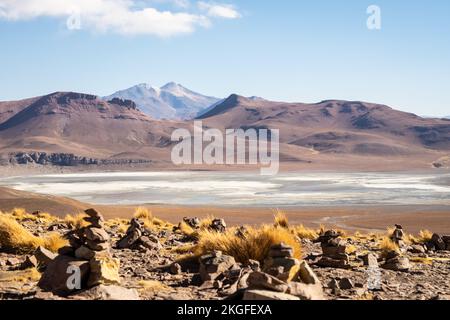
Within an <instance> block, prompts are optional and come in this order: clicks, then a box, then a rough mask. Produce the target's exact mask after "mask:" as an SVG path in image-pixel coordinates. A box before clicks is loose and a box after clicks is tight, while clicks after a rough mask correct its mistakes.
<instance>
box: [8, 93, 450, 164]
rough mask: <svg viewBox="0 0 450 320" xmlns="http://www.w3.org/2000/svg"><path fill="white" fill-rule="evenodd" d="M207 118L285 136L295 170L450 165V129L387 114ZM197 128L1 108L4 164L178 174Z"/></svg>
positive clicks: (329, 105) (96, 106) (242, 111)
mask: <svg viewBox="0 0 450 320" xmlns="http://www.w3.org/2000/svg"><path fill="white" fill-rule="evenodd" d="M205 110H206V111H205V112H204V113H203V114H202V115H200V116H198V117H197V119H198V120H202V121H203V124H204V126H205V127H210V128H218V129H229V128H235V129H239V128H242V129H249V128H255V129H260V128H268V129H279V130H280V157H281V162H282V167H283V166H284V167H285V168H288V169H311V170H312V169H317V170H325V169H326V170H328V169H333V170H338V169H343V170H344V169H345V170H349V169H357V170H406V169H408V168H410V169H411V168H415V169H416V168H420V169H423V168H430V167H448V166H449V164H450V160H449V154H450V122H449V121H448V120H444V119H427V118H421V117H419V116H417V115H414V114H410V113H405V112H401V111H397V110H395V109H392V108H390V107H388V106H385V105H380V104H374V103H366V102H360V101H340V100H327V101H322V102H319V103H315V104H305V103H285V102H274V101H267V100H264V99H261V98H255V97H253V98H245V97H242V96H239V95H236V94H233V95H231V96H230V97H228V98H227V99H225V100H223V101H220V102H219V103H217V104H216V105H215V106H213V107H211V108H209V109H208V108H207V109H205ZM192 127H193V121H181V120H158V119H154V118H152V117H150V116H148V115H147V114H145V113H143V112H142V111H141V110H140V108H139V107H138V106H137V104H136V103H135V102H133V101H131V100H124V99H119V98H111V99H110V100H108V99H101V98H98V97H96V96H94V95H89V94H82V93H73V92H57V93H52V94H49V95H46V96H42V97H35V98H30V99H25V100H21V101H11V102H0V158H1V159H3V160H1V159H0V161H2V162H3V163H4V164H7V163H11V162H12V163H15V162H19V163H33V162H35V163H40V164H46V163H47V164H48V163H52V164H62V165H70V164H73V163H82V164H98V163H102V164H117V163H119V164H123V163H137V162H142V163H147V164H148V165H149V166H151V167H159V168H161V167H164V168H173V167H174V166H173V165H172V162H171V160H170V153H171V149H172V146H173V143H172V142H171V134H172V132H173V131H174V130H175V129H178V128H185V129H188V130H190V131H191V132H192ZM205 168H209V169H211V168H210V167H205ZM233 168H234V167H233Z"/></svg>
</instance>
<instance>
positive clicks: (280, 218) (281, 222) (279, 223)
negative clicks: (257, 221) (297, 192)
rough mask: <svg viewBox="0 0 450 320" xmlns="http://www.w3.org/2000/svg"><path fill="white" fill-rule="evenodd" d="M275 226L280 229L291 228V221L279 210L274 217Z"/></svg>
mask: <svg viewBox="0 0 450 320" xmlns="http://www.w3.org/2000/svg"><path fill="white" fill-rule="evenodd" d="M274 221H275V223H274V226H275V227H280V228H285V229H288V228H289V219H288V217H287V216H286V214H285V213H284V212H283V211H280V210H277V211H276V213H275V217H274Z"/></svg>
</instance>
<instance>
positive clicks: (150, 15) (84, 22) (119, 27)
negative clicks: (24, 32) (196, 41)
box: [0, 0, 238, 37]
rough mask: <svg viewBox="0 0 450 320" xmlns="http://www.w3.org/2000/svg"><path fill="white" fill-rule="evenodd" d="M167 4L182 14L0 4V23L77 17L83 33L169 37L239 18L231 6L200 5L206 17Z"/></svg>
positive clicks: (97, 2) (28, 0) (124, 3)
mask: <svg viewBox="0 0 450 320" xmlns="http://www.w3.org/2000/svg"><path fill="white" fill-rule="evenodd" d="M166 1H168V2H172V3H173V4H175V5H176V6H177V7H178V8H179V9H180V10H181V11H176V12H173V11H162V10H158V9H156V8H153V7H149V6H148V5H145V2H142V1H139V0H0V19H3V20H5V19H6V20H13V21H17V20H29V19H35V18H40V17H53V18H62V19H68V18H69V17H71V16H73V15H74V13H76V14H77V16H79V17H80V19H81V27H82V28H83V29H90V30H94V31H100V32H115V33H118V34H125V35H156V36H160V37H169V36H174V35H178V34H186V33H191V32H193V31H195V30H196V29H197V28H198V27H208V26H210V25H211V20H210V19H211V18H212V17H226V18H232V16H233V14H234V15H236V14H238V13H237V12H236V11H234V9H233V8H232V7H230V6H220V5H219V6H218V5H211V6H210V7H207V6H208V4H206V3H203V2H201V3H202V5H200V3H199V8H200V9H201V10H203V11H206V13H194V12H188V11H187V8H188V7H189V1H188V0H166ZM143 3H144V5H143ZM215 7H218V8H215ZM219 8H222V9H219ZM228 10H231V11H228ZM233 12H234V13H233ZM208 16H209V17H208Z"/></svg>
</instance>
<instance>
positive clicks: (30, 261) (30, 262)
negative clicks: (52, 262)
mask: <svg viewBox="0 0 450 320" xmlns="http://www.w3.org/2000/svg"><path fill="white" fill-rule="evenodd" d="M38 266H39V262H38V261H37V259H36V257H35V256H27V257H26V258H25V261H24V262H23V263H22V265H21V268H22V269H28V268H37V267H38Z"/></svg>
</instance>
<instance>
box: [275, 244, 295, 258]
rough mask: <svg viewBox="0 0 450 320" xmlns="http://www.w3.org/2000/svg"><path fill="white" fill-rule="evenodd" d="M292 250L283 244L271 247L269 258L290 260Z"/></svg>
mask: <svg viewBox="0 0 450 320" xmlns="http://www.w3.org/2000/svg"><path fill="white" fill-rule="evenodd" d="M293 256H294V249H293V248H292V247H291V246H288V245H286V244H284V243H281V244H276V245H273V246H272V247H271V248H270V250H269V257H272V258H292V257H293Z"/></svg>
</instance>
